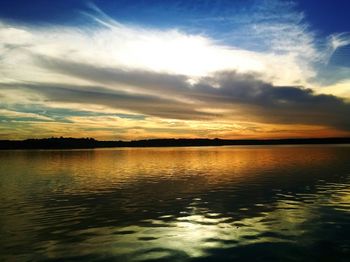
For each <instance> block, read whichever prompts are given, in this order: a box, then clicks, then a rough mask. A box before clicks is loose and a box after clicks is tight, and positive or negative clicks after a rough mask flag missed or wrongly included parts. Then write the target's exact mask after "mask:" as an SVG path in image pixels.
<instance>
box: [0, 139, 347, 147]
mask: <svg viewBox="0 0 350 262" xmlns="http://www.w3.org/2000/svg"><path fill="white" fill-rule="evenodd" d="M302 144H308V145H318V144H319V145H323V144H350V137H333V138H289V139H235V140H233V139H218V138H215V139H205V138H203V139H202V138H198V139H181V138H180V139H173V138H170V139H148V140H135V141H99V140H95V139H93V138H63V137H60V138H43V139H26V140H0V150H12V149H84V148H111V147H190V146H242V145H302Z"/></svg>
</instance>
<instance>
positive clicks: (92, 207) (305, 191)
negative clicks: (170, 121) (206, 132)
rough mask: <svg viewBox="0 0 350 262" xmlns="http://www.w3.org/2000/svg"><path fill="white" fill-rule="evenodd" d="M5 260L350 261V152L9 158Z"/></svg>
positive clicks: (213, 150) (0, 187) (3, 187)
mask: <svg viewBox="0 0 350 262" xmlns="http://www.w3.org/2000/svg"><path fill="white" fill-rule="evenodd" d="M0 236H1V237H0V261H33V260H34V261H37V260H40V261H42V260H49V261H73V260H76V261H82V260H84V261H147V260H149V261H349V260H348V259H349V257H350V146H346V145H338V146H263V147H261V146H260V147H254V146H250V147H202V148H195V147H193V148H131V149H128V148H123V149H96V150H51V151H49V150H47V151H45V150H42V151H40V150H34V151H0Z"/></svg>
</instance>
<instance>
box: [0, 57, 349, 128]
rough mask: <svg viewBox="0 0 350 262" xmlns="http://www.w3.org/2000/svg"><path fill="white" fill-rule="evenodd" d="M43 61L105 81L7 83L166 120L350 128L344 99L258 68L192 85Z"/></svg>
mask: <svg viewBox="0 0 350 262" xmlns="http://www.w3.org/2000/svg"><path fill="white" fill-rule="evenodd" d="M43 61H46V62H45V66H46V67H47V68H50V70H53V71H59V72H60V73H61V74H69V75H70V76H73V77H77V78H79V77H82V78H88V79H89V80H91V81H94V82H96V83H100V85H101V86H82V85H62V84H55V83H51V84H48V83H22V84H7V85H3V87H7V88H12V89H13V88H19V89H27V90H30V91H35V92H37V93H38V94H41V95H43V96H44V97H45V99H44V101H46V102H64V103H78V104H88V105H90V104H97V105H103V106H106V107H110V108H115V109H123V110H128V111H130V112H134V113H139V114H143V115H149V116H155V117H160V118H165V119H185V120H205V119H206V120H207V121H209V120H211V121H214V120H215V119H226V120H230V121H247V120H248V121H251V122H260V123H274V124H306V125H319V126H330V127H335V128H339V129H344V130H350V121H349V119H348V117H347V116H348V115H349V113H350V105H349V103H347V102H346V101H344V100H343V99H341V98H338V97H335V96H332V95H320V94H315V93H314V92H313V91H312V90H311V89H305V88H302V87H298V86H274V85H273V84H271V83H268V82H265V81H262V80H261V79H259V77H258V76H256V75H255V74H253V73H251V74H240V73H237V72H234V71H224V72H217V73H215V74H214V75H212V76H207V77H202V78H198V79H197V82H196V83H195V84H191V83H189V81H188V78H186V77H185V76H182V75H170V74H162V73H155V72H147V71H137V70H135V71H132V70H131V71H125V70H122V69H118V68H114V69H112V68H104V69H103V68H96V67H93V66H90V65H82V64H76V63H73V64H69V63H67V62H64V63H61V62H60V60H59V61H55V60H53V59H51V60H50V61H51V62H49V63H48V62H47V60H43ZM49 64H50V66H48V65H49Z"/></svg>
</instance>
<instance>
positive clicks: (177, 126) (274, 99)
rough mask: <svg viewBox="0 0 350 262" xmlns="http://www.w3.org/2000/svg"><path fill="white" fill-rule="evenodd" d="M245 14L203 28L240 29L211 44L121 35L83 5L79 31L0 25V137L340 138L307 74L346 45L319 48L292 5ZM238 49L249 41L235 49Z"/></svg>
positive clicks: (344, 120) (149, 32) (151, 31)
mask: <svg viewBox="0 0 350 262" xmlns="http://www.w3.org/2000/svg"><path fill="white" fill-rule="evenodd" d="M281 5H283V7H284V9H283V10H284V11H283V12H281V13H276V12H275V11H276V10H277V9H279V8H281V7H282V6H281ZM254 8H255V11H254V13H253V14H254V15H252V16H251V17H248V16H247V15H245V14H240V15H239V16H237V17H232V16H229V15H226V16H224V17H212V18H208V20H210V19H212V20H213V19H216V20H218V21H220V23H221V22H223V21H224V22H225V23H233V24H240V25H241V27H240V29H237V30H234V29H232V30H231V31H226V32H221V34H220V37H219V38H214V37H210V36H209V35H208V34H206V33H205V32H202V33H199V32H197V33H190V32H189V31H187V30H180V29H176V28H173V29H164V30H160V29H155V28H149V27H147V28H146V27H141V26H135V25H126V24H122V23H119V22H118V21H115V20H113V19H112V18H111V17H109V16H107V15H106V14H104V13H103V12H102V11H101V10H100V9H98V7H96V6H95V5H90V9H91V13H84V15H85V16H88V17H89V19H91V21H92V23H89V24H87V25H81V26H57V25H41V26H37V25H36V26H34V25H24V24H14V23H12V24H10V23H5V22H1V23H0V98H1V101H0V114H1V115H3V118H2V119H3V120H5V121H6V126H7V127H6V128H7V129H6V128H5V129H3V131H1V129H0V132H2V133H3V134H9V130H10V129H11V125H12V126H13V127H15V126H16V127H21V128H19V129H23V127H24V125H25V123H24V122H27V124H28V125H27V131H28V132H29V130H33V129H35V128H39V127H38V125H37V123H36V121H50V123H46V124H45V125H46V126H45V127H42V128H41V129H40V130H41V132H42V133H45V132H49V130H55V132H56V133H59V132H61V133H62V132H63V133H64V134H66V133H67V132H71V133H72V134H79V131H78V130H79V128H80V129H81V130H85V131H84V132H87V133H93V132H95V134H99V135H101V136H102V134H105V136H115V132H114V131H113V130H115V131H116V130H118V132H119V134H120V135H119V137H121V136H122V137H124V138H127V137H128V136H129V137H150V136H152V132H155V133H156V134H157V136H162V135H165V134H166V135H171V134H175V135H182V136H184V135H188V136H191V135H193V136H195V135H202V134H203V135H209V136H216V135H221V136H235V135H238V134H240V133H245V134H249V136H254V135H255V136H259V135H261V134H265V135H267V134H269V135H271V134H276V132H277V131H276V130H279V131H280V132H281V134H285V131H283V130H289V131H290V132H289V134H291V132H293V131H292V130H301V131H300V132H301V133H303V132H308V131H310V130H317V132H318V133H320V134H324V133H322V132H323V131H322V132H321V131H320V130H333V131H334V130H338V132H343V131H344V132H348V131H349V130H350V122H349V119H348V117H347V115H349V114H350V106H349V103H348V102H346V100H345V99H344V98H341V97H336V96H333V95H331V94H332V93H335V92H332V91H329V90H331V89H329V90H328V91H327V93H330V95H325V94H320V92H322V90H321V89H320V90H316V89H315V88H314V89H310V88H311V87H312V84H313V83H314V82H317V81H316V80H317V79H315V77H316V76H317V73H318V64H324V61H328V60H329V59H330V57H331V56H332V54H333V53H334V52H335V50H337V48H340V47H342V46H345V45H348V44H349V43H350V41H349V37H348V35H347V34H335V35H332V36H331V37H330V38H329V40H328V42H327V43H328V45H325V47H324V48H321V47H320V46H321V45H319V44H318V43H317V39H316V35H315V34H314V33H313V32H312V31H311V30H310V29H309V26H308V24H307V23H306V22H305V21H304V16H303V14H302V13H300V12H296V11H295V10H294V9H293V8H294V7H293V4H292V3H290V2H284V3H281V2H276V1H262V4H260V5H258V6H255V7H254ZM230 19H231V20H230ZM200 20H201V19H200V18H198V20H197V21H196V22H197V23H198V24H200V23H201V21H200ZM247 35H248V36H247ZM242 39H244V41H248V42H250V44H247V45H246V48H245V47H244V46H245V45H242V43H241V42H240V40H242ZM252 43H257V44H261V46H262V47H261V48H255V47H254V44H252ZM315 90H316V91H315ZM23 105H26V106H27V108H25V107H24V106H23ZM34 107H35V108H39V111H35V112H34V111H30V108H34ZM82 108H85V111H88V112H89V113H86V114H82V113H79V112H81V109H82ZM40 110H45V113H40V112H41V111H40ZM46 110H47V111H48V112H46ZM60 110H61V111H60ZM64 110H68V111H65V114H63V113H62V112H63V111H64ZM69 110H70V111H69ZM59 111H60V112H61V113H62V114H59V113H58V112H59ZM74 112H75V113H74ZM93 112H95V113H93ZM55 114H56V115H55ZM122 114H126V115H130V116H135V115H137V117H136V118H134V119H133V118H132V117H130V118H129V117H125V118H123V117H122ZM16 118H17V120H18V119H21V120H23V122H22V123H18V122H16ZM102 122H103V123H105V124H101V123H102ZM3 123H5V122H3ZM72 123H74V127H72V126H70V128H66V127H67V125H68V124H72ZM107 123H108V125H107ZM104 125H105V126H104ZM106 125H107V127H106ZM292 125H293V126H292ZM103 126H104V127H103ZM288 126H289V127H288ZM65 128H66V129H65ZM293 128H294V129H293ZM186 130H187V133H186ZM201 130H202V131H201ZM203 130H204V131H203ZM208 130H209V131H208ZM23 132H24V131H23ZM99 132H100V133H99ZM295 132H296V131H295ZM298 132H299V131H298ZM310 132H311V131H310ZM304 134H305V133H304ZM333 134H334V132H333Z"/></svg>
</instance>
